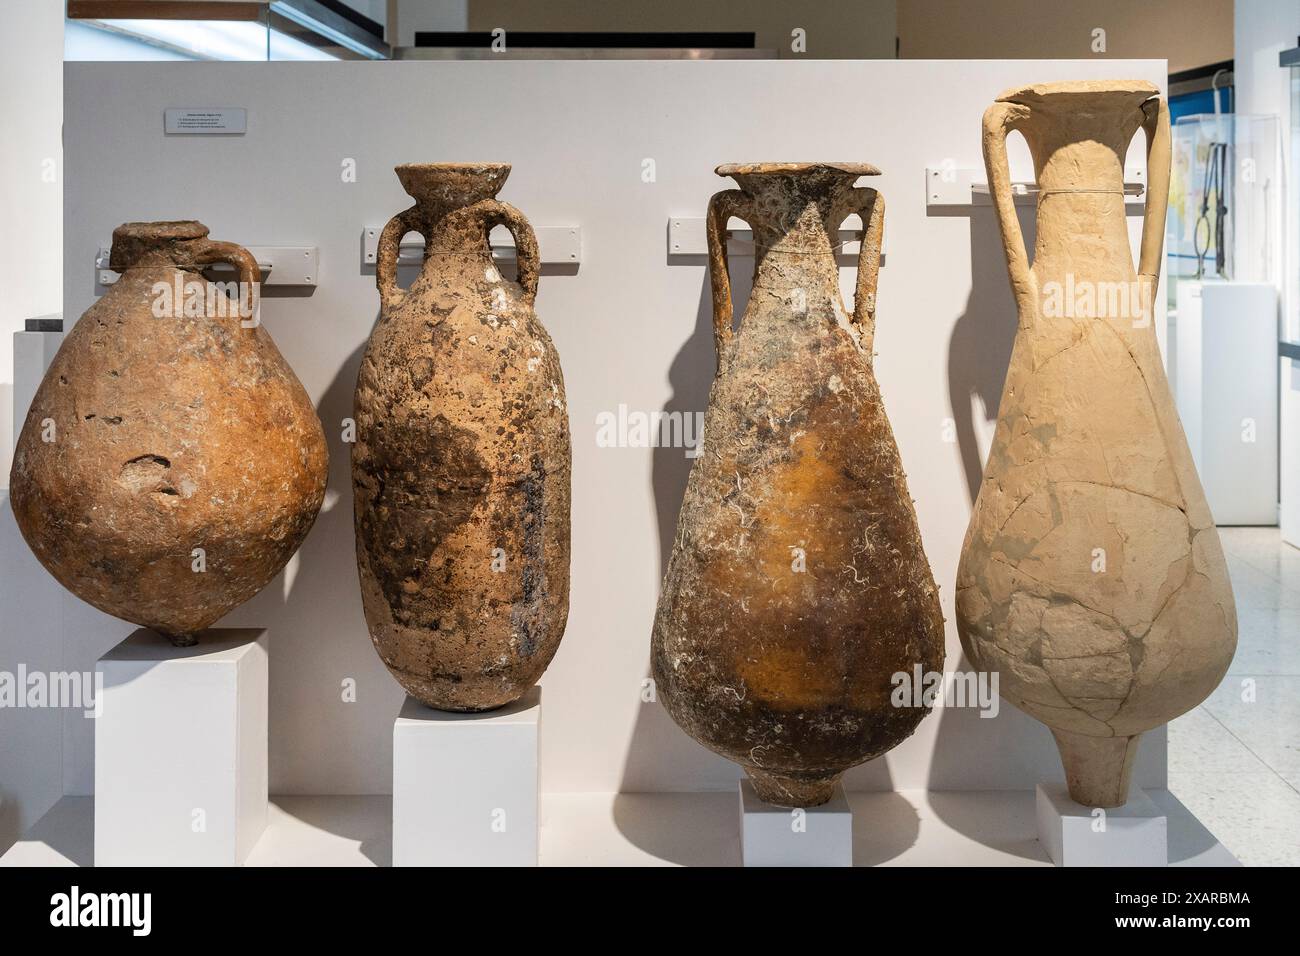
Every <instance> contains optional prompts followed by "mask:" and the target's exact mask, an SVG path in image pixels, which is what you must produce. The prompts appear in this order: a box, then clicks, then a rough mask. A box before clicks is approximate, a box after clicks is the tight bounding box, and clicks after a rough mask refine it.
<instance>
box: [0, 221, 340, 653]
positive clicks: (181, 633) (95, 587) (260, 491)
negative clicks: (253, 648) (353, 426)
mask: <svg viewBox="0 0 1300 956" xmlns="http://www.w3.org/2000/svg"><path fill="white" fill-rule="evenodd" d="M207 235H208V230H207V227H206V226H204V225H203V224H201V223H198V222H142V223H127V224H125V225H123V226H120V227H119V228H118V229H116V230H115V231H114V233H113V246H112V251H111V255H110V267H111V268H112V269H114V270H116V271H117V272H119V273H121V278H120V279H118V281H117V282H116V283H115V284H113V286H112V287H111V288H110V289H109V291H108V292H107V294H105V295H104V296H103V297H102V298H101V299H100V300H99V301H98V302H96V303H95V304H94V305H92V306H91V307H90V308H89V309H88V310H86V313H85V314H84V315H83V316H82V317H81V319H80V321H78V322H77V324H76V325H75V326H74V327H73V328H72V331H71V332H69V333H68V336H67V338H66V339H65V341H64V342H63V346H62V347H61V348H60V349H59V352H58V354H57V355H56V356H55V358H54V361H53V363H52V364H51V365H50V368H49V371H48V372H47V373H46V375H45V378H44V380H43V381H42V383H41V386H40V388H39V390H38V391H37V393H36V397H35V399H34V400H33V402H32V406H31V409H30V411H29V412H28V414H27V418H26V421H25V423H24V425H23V428H22V432H21V435H20V437H19V440H18V447H17V449H16V451H15V454H14V463H13V472H12V475H11V478H10V482H11V488H10V496H11V500H12V502H13V508H14V514H15V517H16V518H17V521H18V527H19V528H20V529H21V531H22V533H23V536H24V538H26V539H27V543H28V544H29V545H30V546H31V548H32V551H34V552H35V554H36V557H37V558H39V559H40V561H41V563H42V564H43V565H45V567H46V568H47V569H49V571H50V573H52V574H53V575H54V576H55V577H56V578H57V579H58V580H59V582H60V583H61V584H63V585H64V586H65V587H66V588H68V590H70V591H72V592H73V593H74V594H76V595H77V596H78V597H80V598H82V599H83V600H85V601H87V602H89V603H90V604H93V605H94V606H95V607H97V608H99V609H100V610H103V611H106V612H108V613H109V614H112V615H115V616H117V617H120V618H122V619H124V620H127V621H131V622H132V623H135V624H140V625H143V626H144V627H149V628H153V629H154V630H156V631H158V632H160V633H162V634H165V635H166V636H167V637H169V638H170V639H171V640H172V642H173V643H175V644H178V645H185V644H191V643H193V642H194V641H195V639H196V635H197V634H198V633H199V632H200V631H202V630H203V629H204V628H206V627H208V626H209V625H211V624H213V623H214V622H216V621H217V619H219V618H220V617H221V616H222V615H224V614H225V613H226V612H228V611H230V610H231V609H232V608H234V607H236V606H238V605H239V604H242V603H243V602H244V601H247V600H248V599H249V598H250V597H252V596H253V595H254V594H256V593H257V592H258V591H259V590H261V588H263V587H264V586H265V585H266V584H267V582H268V581H270V580H271V578H273V577H274V576H275V575H276V574H277V573H278V572H279V571H280V569H281V568H282V567H284V565H285V563H286V562H287V561H288V560H289V558H290V557H291V556H292V555H293V553H294V551H295V550H296V549H297V548H298V546H299V544H301V542H302V540H303V538H304V537H305V536H306V535H307V532H308V531H309V530H310V528H311V526H312V523H313V522H314V521H315V520H316V514H317V512H318V511H319V510H320V506H321V501H322V500H323V498H324V495H325V480H326V471H327V451H326V446H325V436H324V433H323V432H322V430H321V425H320V421H319V419H318V418H317V417H316V412H315V410H314V409H313V408H312V404H311V401H310V399H309V398H308V397H307V393H306V392H305V391H304V390H303V387H302V384H301V383H300V382H299V381H298V379H297V378H296V377H295V376H294V374H293V371H292V369H290V368H289V366H288V364H287V363H286V362H285V360H284V358H283V357H282V356H281V355H280V352H279V350H278V349H277V348H276V347H275V343H274V342H273V341H272V340H271V336H270V334H269V333H268V332H267V331H266V329H265V328H263V327H262V326H261V325H260V324H258V323H257V321H256V316H255V312H254V309H253V308H252V306H251V303H253V302H254V301H255V299H254V296H255V287H256V283H257V282H258V280H259V273H258V268H257V263H256V261H254V259H253V257H252V256H251V255H250V254H249V252H248V251H247V250H246V249H243V248H241V247H240V246H237V245H234V244H232V243H225V242H213V241H212V240H210V239H208V238H207ZM214 262H227V263H229V264H231V265H233V266H235V267H236V270H237V273H238V275H239V279H240V281H241V283H242V285H241V286H240V287H239V289H238V292H237V295H236V296H233V297H231V296H227V295H226V293H225V291H224V290H222V289H220V288H218V287H217V286H214V285H213V283H211V282H209V281H208V280H207V279H205V278H204V275H203V273H202V270H203V268H204V267H205V266H207V265H209V264H211V263H214Z"/></svg>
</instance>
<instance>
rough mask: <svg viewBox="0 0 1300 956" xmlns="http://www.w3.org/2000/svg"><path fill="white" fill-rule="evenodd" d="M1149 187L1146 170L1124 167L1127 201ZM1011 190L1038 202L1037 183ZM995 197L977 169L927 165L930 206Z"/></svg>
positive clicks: (982, 202) (1024, 201)
mask: <svg viewBox="0 0 1300 956" xmlns="http://www.w3.org/2000/svg"><path fill="white" fill-rule="evenodd" d="M1145 189H1146V174H1145V172H1144V171H1143V170H1140V169H1137V170H1132V169H1130V170H1125V172H1124V202H1125V204H1126V205H1133V204H1140V203H1141V197H1142V193H1143V191H1144V190H1145ZM1011 192H1012V195H1013V196H1014V197H1015V202H1016V205H1018V206H1019V205H1027V206H1032V205H1034V204H1035V203H1037V202H1038V194H1039V192H1040V190H1039V188H1038V184H1037V183H1026V182H1015V183H1012V184H1011ZM992 204H993V197H992V196H991V195H990V194H989V185H988V183H986V182H983V181H976V177H975V170H974V169H969V168H963V167H957V166H927V167H926V169H925V205H926V207H927V208H930V207H935V206H939V207H946V206H991V205H992Z"/></svg>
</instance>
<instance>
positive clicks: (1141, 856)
mask: <svg viewBox="0 0 1300 956" xmlns="http://www.w3.org/2000/svg"><path fill="white" fill-rule="evenodd" d="M1037 813H1038V838H1039V839H1040V840H1041V841H1042V843H1043V846H1044V847H1045V848H1046V850H1047V855H1048V856H1050V857H1051V858H1052V862H1053V863H1055V864H1056V865H1057V866H1168V865H1169V833H1168V825H1167V821H1166V818H1165V814H1164V812H1163V811H1161V809H1160V808H1159V807H1157V806H1156V805H1155V803H1154V802H1152V800H1151V798H1150V797H1148V796H1147V795H1146V794H1145V793H1143V792H1142V791H1141V790H1138V789H1136V788H1134V789H1133V790H1132V791H1131V793H1130V796H1129V801H1128V803H1126V804H1124V806H1122V807H1114V808H1112V809H1109V810H1104V811H1103V810H1100V809H1096V808H1093V807H1085V806H1083V805H1081V804H1078V803H1075V802H1074V801H1073V800H1071V799H1070V794H1069V792H1068V791H1067V790H1066V788H1065V784H1063V783H1060V784H1041V783H1040V784H1039V785H1038V803H1037ZM1103 814H1104V816H1103Z"/></svg>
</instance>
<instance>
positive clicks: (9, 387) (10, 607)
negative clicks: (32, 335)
mask: <svg viewBox="0 0 1300 956" xmlns="http://www.w3.org/2000/svg"><path fill="white" fill-rule="evenodd" d="M4 18H5V28H6V33H7V36H8V37H12V38H13V42H9V43H6V44H5V51H4V56H3V57H0V90H2V91H4V92H3V93H2V94H0V130H3V134H2V135H3V137H4V145H3V146H2V147H0V204H2V205H0V221H2V222H4V223H5V228H4V229H3V230H0V609H2V610H3V622H4V623H3V624H2V625H0V672H4V673H8V674H16V673H17V669H18V666H19V665H20V664H23V665H25V666H26V667H28V668H29V669H32V670H40V671H49V670H56V669H58V668H59V667H60V656H61V648H60V643H59V626H58V610H59V602H60V597H59V594H58V592H59V591H60V588H59V586H58V585H57V584H55V583H54V580H53V579H52V578H51V577H50V576H49V575H48V574H46V573H45V571H44V569H43V568H41V567H40V565H39V564H37V563H36V559H35V558H33V557H32V555H31V552H30V551H28V550H27V546H26V545H25V544H24V543H23V541H22V539H21V538H20V537H19V535H18V528H17V526H16V525H15V524H14V520H13V512H12V511H11V510H10V507H9V492H8V490H7V489H8V487H9V467H10V464H11V461H12V452H13V438H14V436H13V434H12V431H13V426H12V423H13V391H14V386H13V374H12V372H13V335H14V333H15V332H19V331H21V330H22V329H23V323H24V320H26V319H28V318H32V317H35V316H38V315H48V314H50V313H56V312H59V311H61V310H62V307H63V278H62V270H61V268H60V266H61V261H62V247H63V182H62V179H63V169H62V165H63V146H62V142H61V140H60V136H61V132H62V116H63V67H62V59H63V2H62V0H30V2H27V3H21V4H9V5H6V9H5V11H4ZM0 720H2V721H3V725H2V727H0V851H3V850H4V849H5V848H7V847H8V846H9V844H10V843H12V842H13V840H14V839H15V838H17V836H18V835H19V834H21V833H22V832H23V830H24V829H26V828H27V827H28V826H30V825H31V824H32V823H33V822H35V821H36V820H37V819H39V818H40V816H41V815H42V814H44V813H45V811H46V810H47V809H49V807H50V806H51V805H52V804H53V803H54V801H55V800H57V799H58V798H59V797H60V796H61V795H62V793H63V781H62V759H63V757H62V746H61V734H62V731H61V725H62V715H61V714H60V713H59V711H57V710H52V709H43V710H27V709H23V710H13V711H6V712H5V713H3V714H0Z"/></svg>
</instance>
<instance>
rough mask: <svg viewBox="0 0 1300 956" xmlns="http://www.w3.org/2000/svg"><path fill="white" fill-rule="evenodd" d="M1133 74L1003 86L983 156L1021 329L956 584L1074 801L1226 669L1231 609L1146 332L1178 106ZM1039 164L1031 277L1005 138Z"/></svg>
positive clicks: (1106, 793) (966, 627)
mask: <svg viewBox="0 0 1300 956" xmlns="http://www.w3.org/2000/svg"><path fill="white" fill-rule="evenodd" d="M1156 94H1157V90H1156V89H1155V87H1153V86H1151V85H1150V84H1147V83H1142V82H1078V83H1051V84H1042V85H1038V86H1030V87H1025V88H1023V89H1019V90H1013V91H1009V92H1007V93H1006V94H1004V95H1003V96H1001V97H1000V98H999V99H998V101H997V102H996V103H995V104H994V105H993V106H991V107H990V108H989V110H988V111H987V112H986V113H985V116H984V156H985V163H986V165H987V167H988V175H989V183H990V186H991V189H992V193H993V196H994V200H995V204H996V209H997V214H998V220H999V223H1000V225H1001V228H1002V236H1003V241H1004V244H1005V248H1006V256H1007V262H1008V267H1009V270H1010V274H1011V284H1012V288H1013V290H1014V293H1015V297H1016V301H1017V307H1018V310H1019V316H1020V323H1019V331H1018V333H1017V336H1016V340H1015V346H1014V349H1013V351H1012V355H1011V364H1010V368H1009V370H1008V372H1007V380H1006V386H1005V389H1004V391H1003V394H1002V403H1001V407H1000V411H999V417H998V423H997V429H996V433H995V436H994V439H993V443H992V447H991V449H990V451H989V458H988V463H987V465H986V467H985V471H984V480H983V483H982V485H981V487H980V491H979V496H978V499H977V500H976V503H975V509H974V513H973V515H972V517H971V523H970V528H969V530H968V532H967V535H966V542H965V545H964V547H963V550H962V557H961V562H960V567H959V570H958V577H957V594H956V600H957V623H958V627H959V630H960V633H961V638H962V645H963V647H964V648H965V650H966V653H967V655H968V656H969V657H970V660H971V662H972V663H973V664H974V665H975V666H976V667H977V668H979V669H981V670H993V671H998V672H999V673H1000V689H1001V693H1002V695H1003V696H1004V697H1006V698H1007V699H1008V700H1010V701H1011V702H1012V703H1014V704H1015V705H1016V706H1018V707H1020V708H1021V709H1022V710H1024V711H1026V712H1027V713H1029V714H1031V715H1032V716H1034V717H1036V718H1038V719H1039V720H1041V721H1043V722H1044V723H1045V724H1047V725H1048V727H1050V728H1051V730H1052V733H1053V734H1054V735H1055V738H1056V742H1057V745H1058V748H1059V750H1060V752H1061V758H1062V761H1063V763H1064V766H1065V775H1066V781H1067V783H1068V785H1069V789H1070V794H1071V797H1072V798H1073V799H1074V800H1076V801H1077V802H1079V803H1081V804H1085V805H1087V806H1094V807H1114V806H1119V805H1122V804H1124V803H1125V802H1126V801H1127V799H1128V792H1129V778H1130V771H1131V768H1132V765H1133V760H1134V755H1135V754H1136V751H1137V744H1138V738H1139V736H1140V735H1141V734H1142V733H1143V732H1144V731H1147V730H1150V729H1152V728H1154V727H1158V726H1160V725H1161V724H1163V723H1165V722H1166V721H1168V720H1170V719H1171V718H1173V717H1176V716H1178V715H1179V714H1182V713H1184V712H1185V711H1187V710H1189V709H1191V708H1192V707H1195V706H1196V705H1197V704H1199V703H1200V702H1201V701H1202V700H1204V699H1205V698H1206V696H1208V695H1209V693H1210V692H1211V691H1212V690H1213V689H1214V688H1215V686H1216V685H1217V684H1218V683H1219V681H1220V679H1221V678H1222V677H1223V675H1224V673H1225V672H1226V670H1227V667H1228V664H1229V662H1230V661H1231V659H1232V655H1233V651H1234V649H1235V647H1236V629H1237V621H1236V611H1235V608H1234V605H1233V599H1232V591H1231V588H1230V585H1229V582H1228V572H1227V567H1226V565H1225V563H1224V559H1223V552H1222V550H1221V548H1220V545H1219V536H1218V533H1217V531H1216V530H1215V527H1214V522H1213V520H1212V519H1211V517H1210V512H1209V508H1208V507H1207V505H1206V502H1205V495H1204V494H1203V492H1202V491H1201V485H1200V482H1199V481H1198V479H1197V476H1196V471H1195V468H1194V466H1193V464H1192V457H1191V453H1190V451H1189V450H1188V446H1187V441H1186V439H1185V438H1184V435H1183V430H1182V426H1181V424H1180V423H1179V420H1178V414H1177V412H1176V411H1175V408H1174V404H1173V399H1172V396H1171V394H1170V390H1169V385H1168V383H1167V381H1166V379H1165V374H1164V367H1163V365H1162V364H1161V358H1160V352H1159V348H1158V346H1157V341H1156V334H1155V329H1154V327H1153V325H1152V322H1151V303H1152V301H1153V298H1154V295H1155V290H1156V283H1157V278H1158V276H1159V269H1160V257H1161V244H1162V241H1163V236H1164V222H1165V206H1166V202H1167V196H1168V186H1169V119H1168V111H1167V110H1166V108H1165V106H1164V104H1163V103H1161V102H1160V101H1159V99H1157V98H1156ZM1139 128H1142V129H1144V130H1145V133H1146V139H1147V169H1148V180H1149V181H1148V193H1147V200H1146V219H1145V223H1144V227H1143V233H1142V244H1141V253H1140V261H1139V264H1138V268H1137V269H1136V271H1135V269H1134V265H1133V257H1132V253H1131V251H1130V247H1129V242H1128V234H1127V229H1126V226H1125V213H1124V195H1123V185H1124V184H1123V168H1124V156H1125V153H1126V152H1127V149H1128V144H1129V141H1130V140H1131V139H1132V137H1133V135H1134V134H1135V133H1136V132H1137V130H1138V129H1139ZM1011 130H1019V131H1020V132H1021V133H1022V134H1023V135H1024V137H1025V139H1026V140H1027V141H1028V144H1029V147H1030V150H1031V152H1032V154H1033V157H1034V166H1035V170H1036V172H1037V178H1038V184H1039V187H1040V189H1041V193H1040V197H1039V200H1038V240H1037V244H1036V247H1035V251H1034V259H1033V265H1032V268H1031V267H1030V265H1029V262H1028V258H1027V256H1026V252H1025V249H1024V245H1023V240H1022V238H1021V234H1020V229H1019V224H1018V223H1017V220H1016V212H1015V208H1014V206H1013V198H1012V194H1011V189H1010V182H1009V176H1008V172H1007V161H1006V143H1005V139H1006V134H1007V133H1008V132H1009V131H1011Z"/></svg>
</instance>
